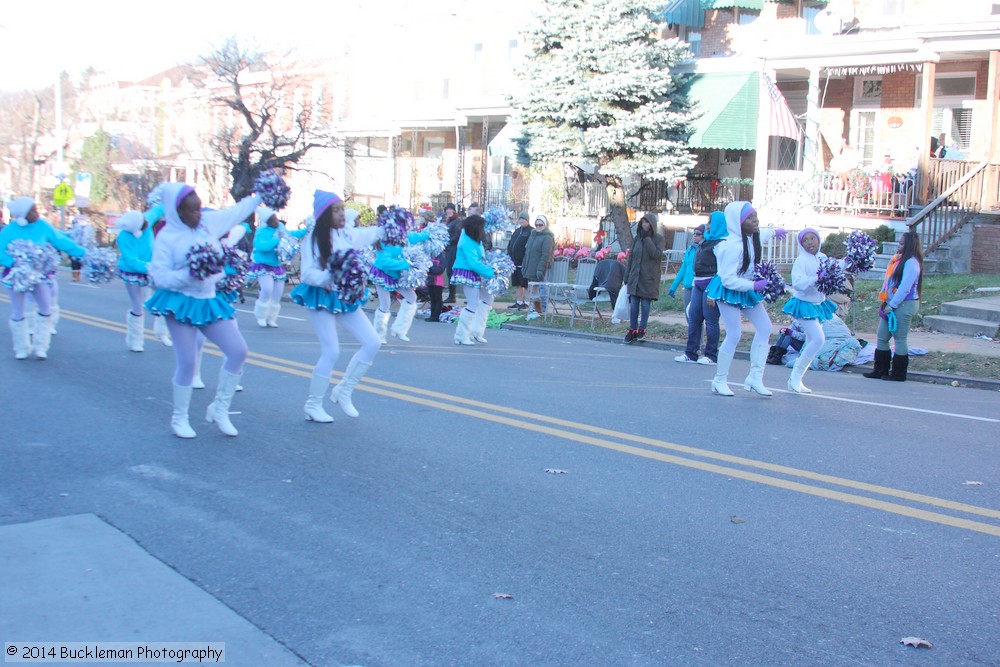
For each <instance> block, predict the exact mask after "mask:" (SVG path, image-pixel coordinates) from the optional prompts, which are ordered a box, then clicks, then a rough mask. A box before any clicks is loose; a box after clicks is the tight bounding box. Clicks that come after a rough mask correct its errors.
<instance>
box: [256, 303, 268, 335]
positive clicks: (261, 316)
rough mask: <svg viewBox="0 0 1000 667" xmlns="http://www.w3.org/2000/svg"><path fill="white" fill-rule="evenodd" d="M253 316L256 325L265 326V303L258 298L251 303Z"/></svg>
mask: <svg viewBox="0 0 1000 667" xmlns="http://www.w3.org/2000/svg"><path fill="white" fill-rule="evenodd" d="M253 316H254V318H255V319H256V320H257V326H259V327H261V328H262V329H265V328H267V304H266V303H264V302H263V301H261V300H260V299H257V302H256V303H254V305H253Z"/></svg>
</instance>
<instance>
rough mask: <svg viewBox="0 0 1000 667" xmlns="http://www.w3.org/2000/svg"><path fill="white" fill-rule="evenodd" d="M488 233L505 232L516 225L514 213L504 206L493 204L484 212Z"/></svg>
mask: <svg viewBox="0 0 1000 667" xmlns="http://www.w3.org/2000/svg"><path fill="white" fill-rule="evenodd" d="M483 218H484V219H485V220H486V225H485V226H484V229H485V231H486V233H487V234H494V233H496V232H503V231H506V230H508V229H513V227H514V213H513V212H512V211H510V210H508V209H506V208H504V207H503V206H491V207H490V208H488V209H487V210H486V212H485V213H483Z"/></svg>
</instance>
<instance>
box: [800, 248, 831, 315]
mask: <svg viewBox="0 0 1000 667" xmlns="http://www.w3.org/2000/svg"><path fill="white" fill-rule="evenodd" d="M798 244H799V254H798V257H796V258H795V263H794V264H792V290H793V291H794V296H795V298H796V299H798V300H799V301H805V302H807V303H817V304H818V303H823V301H825V300H826V296H825V295H824V294H823V293H822V292H820V291H819V290H818V289H816V276H817V274H818V273H819V263H820V260H823V259H826V255H824V254H823V253H821V252H819V251H817V252H816V254H815V255H812V254H810V253H809V252H807V251H806V249H805V248H803V247H802V241H799V242H798Z"/></svg>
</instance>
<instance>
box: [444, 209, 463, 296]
mask: <svg viewBox="0 0 1000 667" xmlns="http://www.w3.org/2000/svg"><path fill="white" fill-rule="evenodd" d="M441 222H443V223H444V224H445V225H447V226H448V245H447V246H445V249H444V262H445V270H446V271H447V273H448V279H447V280H446V281H445V282H446V283H447V284H448V298H447V299H445V300H444V302H445V303H455V286H454V285H453V284H452V282H451V267H452V266H454V264H455V253H456V252H457V251H458V237H459V236H461V234H462V219H461V218H459V217H458V215H457V214H456V213H455V205H454V204H453V203H451V202H448V203H447V204H446V205H445V207H444V220H442V221H441Z"/></svg>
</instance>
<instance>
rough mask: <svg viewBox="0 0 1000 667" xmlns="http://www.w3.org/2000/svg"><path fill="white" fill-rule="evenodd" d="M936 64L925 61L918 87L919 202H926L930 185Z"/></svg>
mask: <svg viewBox="0 0 1000 667" xmlns="http://www.w3.org/2000/svg"><path fill="white" fill-rule="evenodd" d="M936 71H937V64H936V63H932V62H925V63H924V68H923V74H922V77H923V78H922V79H921V87H920V108H921V109H923V110H924V123H923V128H924V132H923V135H922V136H921V138H920V143H919V144H917V145H918V146H920V192H919V193H918V194H919V195H920V203H921V204H927V203H928V202H927V191H928V188H929V187H930V182H929V179H928V173H927V172H928V171H929V170H930V166H931V128H932V127H933V125H934V74H935V72H936Z"/></svg>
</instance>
